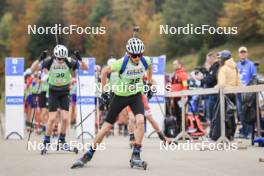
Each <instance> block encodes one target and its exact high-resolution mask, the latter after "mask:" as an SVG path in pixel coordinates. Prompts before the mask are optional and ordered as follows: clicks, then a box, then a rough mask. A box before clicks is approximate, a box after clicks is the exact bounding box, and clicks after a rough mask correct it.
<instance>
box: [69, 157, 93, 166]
mask: <svg viewBox="0 0 264 176" xmlns="http://www.w3.org/2000/svg"><path fill="white" fill-rule="evenodd" d="M91 159H92V157H89V156H87V155H84V156H83V157H82V158H80V159H78V160H76V161H75V162H74V163H73V164H72V166H71V169H77V168H82V167H84V165H85V164H86V163H87V162H88V161H90V160H91Z"/></svg>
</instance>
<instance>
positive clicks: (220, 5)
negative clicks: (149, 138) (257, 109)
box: [0, 0, 264, 70]
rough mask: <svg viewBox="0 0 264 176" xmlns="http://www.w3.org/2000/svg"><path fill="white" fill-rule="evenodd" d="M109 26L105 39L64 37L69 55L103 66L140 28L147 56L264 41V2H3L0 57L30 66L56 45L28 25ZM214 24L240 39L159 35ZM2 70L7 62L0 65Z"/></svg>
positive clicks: (61, 37)
mask: <svg viewBox="0 0 264 176" xmlns="http://www.w3.org/2000/svg"><path fill="white" fill-rule="evenodd" d="M56 23H57V24H62V26H69V25H71V24H75V25H78V26H82V27H86V26H98V27H99V26H104V27H105V28H106V34H104V35H85V34H83V35H78V34H71V35H59V42H60V43H63V44H65V45H67V46H68V47H69V50H70V52H72V51H73V50H75V49H79V50H80V51H81V52H82V53H83V55H85V56H93V57H95V58H96V60H97V63H99V64H103V63H105V62H106V60H107V59H108V58H109V57H110V56H113V57H116V58H119V57H121V56H122V55H123V54H124V52H125V43H126V41H127V39H128V38H130V37H131V36H132V34H133V31H132V28H133V26H135V25H138V26H140V33H139V34H138V36H139V37H140V38H142V40H143V41H144V43H145V45H146V47H145V48H146V51H145V54H146V55H161V54H167V55H168V57H169V58H173V57H175V56H180V55H185V54H189V53H193V52H197V51H200V50H203V49H204V48H205V47H206V48H208V49H210V48H213V47H217V46H219V45H222V44H224V43H226V42H229V41H231V40H232V42H236V41H237V42H240V41H245V40H246V41H249V40H250V41H253V42H254V41H255V40H256V41H257V40H261V39H263V36H264V1H262V0H219V1H215V0H200V1H197V0H177V1H175V0H143V1H142V0H131V1H127V0H56V1H54V0H34V1H32V0H0V57H1V58H4V57H7V56H23V57H25V58H26V59H27V61H28V62H27V64H30V63H31V62H32V61H33V60H35V59H36V58H37V57H38V56H39V53H40V52H41V51H42V50H43V49H49V50H50V51H51V50H52V48H53V47H54V46H55V44H56V41H55V36H54V35H52V34H49V35H32V34H31V35H28V34H27V25H34V24H36V25H39V26H54V24H56ZM189 23H193V24H195V25H201V24H209V25H211V26H215V27H217V26H237V27H238V32H239V34H238V35H235V36H231V37H230V36H224V35H160V25H162V24H164V25H165V24H169V25H172V26H184V25H186V24H189ZM0 69H1V70H3V59H2V62H1V65H0Z"/></svg>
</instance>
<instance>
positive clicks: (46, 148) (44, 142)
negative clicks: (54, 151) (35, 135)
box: [40, 136, 50, 155]
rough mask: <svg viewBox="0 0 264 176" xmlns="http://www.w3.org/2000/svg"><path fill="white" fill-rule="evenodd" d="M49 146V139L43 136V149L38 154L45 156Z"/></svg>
mask: <svg viewBox="0 0 264 176" xmlns="http://www.w3.org/2000/svg"><path fill="white" fill-rule="evenodd" d="M49 145H50V137H49V136H45V138H44V141H43V149H42V150H41V152H40V154H41V155H45V154H47V151H48V148H49Z"/></svg>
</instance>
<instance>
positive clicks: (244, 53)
mask: <svg viewBox="0 0 264 176" xmlns="http://www.w3.org/2000/svg"><path fill="white" fill-rule="evenodd" d="M238 54H239V59H240V60H239V62H238V63H237V69H238V71H239V73H240V81H241V84H242V85H243V86H247V85H248V84H249V83H250V81H251V80H252V79H253V78H254V76H256V75H257V70H256V66H255V64H254V63H253V62H252V61H250V60H249V59H248V50H247V48H246V47H245V46H241V47H240V48H239V49H238ZM237 111H238V118H239V119H240V121H241V123H242V128H241V129H240V135H241V137H244V138H248V136H249V134H250V130H251V129H250V126H249V125H248V124H246V123H245V117H244V115H243V113H242V99H241V94H238V95H237Z"/></svg>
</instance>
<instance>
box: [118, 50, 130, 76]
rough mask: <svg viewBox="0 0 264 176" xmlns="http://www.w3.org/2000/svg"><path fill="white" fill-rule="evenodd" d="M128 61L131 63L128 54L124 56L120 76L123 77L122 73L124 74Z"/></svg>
mask: <svg viewBox="0 0 264 176" xmlns="http://www.w3.org/2000/svg"><path fill="white" fill-rule="evenodd" d="M128 61H129V57H128V55H127V54H126V55H125V56H124V60H123V63H122V66H121V69H120V71H119V75H121V74H122V73H124V71H125V69H126V66H127V63H128Z"/></svg>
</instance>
